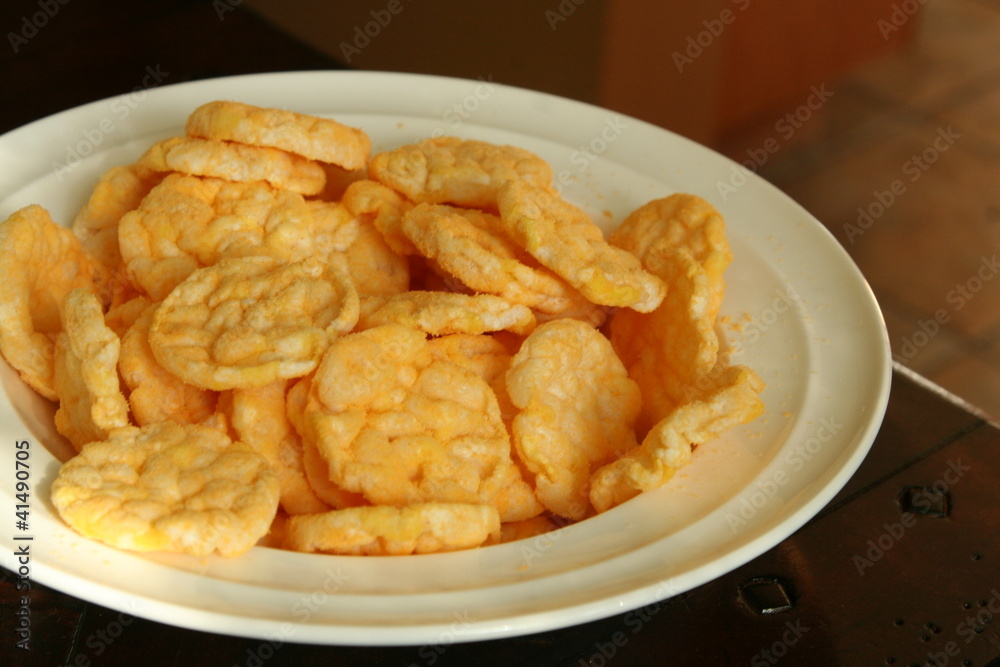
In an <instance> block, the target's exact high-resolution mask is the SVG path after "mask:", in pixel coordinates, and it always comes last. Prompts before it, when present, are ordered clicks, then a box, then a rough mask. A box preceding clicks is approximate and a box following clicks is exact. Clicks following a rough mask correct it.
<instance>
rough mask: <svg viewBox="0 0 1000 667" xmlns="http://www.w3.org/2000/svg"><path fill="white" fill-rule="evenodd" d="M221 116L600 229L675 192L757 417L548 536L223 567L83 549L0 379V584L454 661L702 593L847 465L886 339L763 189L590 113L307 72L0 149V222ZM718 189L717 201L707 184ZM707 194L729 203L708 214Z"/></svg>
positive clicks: (855, 461)
mask: <svg viewBox="0 0 1000 667" xmlns="http://www.w3.org/2000/svg"><path fill="white" fill-rule="evenodd" d="M214 99H236V100H240V101H244V102H248V103H252V104H258V105H262V106H276V107H285V108H289V109H293V110H296V111H300V112H305V113H313V114H317V115H327V116H331V117H334V118H336V119H338V120H340V121H342V122H344V123H347V124H351V125H356V126H358V127H362V128H364V129H365V130H366V131H367V132H368V133H369V134H370V135H371V136H372V138H373V140H374V143H375V147H376V150H378V149H382V148H387V147H392V146H395V145H398V144H402V143H407V142H411V141H415V140H418V139H421V138H425V137H427V136H430V135H433V134H454V135H460V136H464V137H473V138H479V139H485V140H489V141H495V142H503V143H510V144H514V145H518V146H522V147H524V148H527V149H529V150H532V151H535V152H536V153H538V154H539V155H541V156H542V157H544V158H546V159H547V160H549V161H550V162H551V164H552V165H553V168H554V170H555V173H556V176H557V181H559V182H560V183H561V184H562V185H564V194H565V196H566V197H567V198H569V199H571V200H572V201H574V202H576V203H578V204H580V205H581V206H583V207H584V208H586V209H587V210H589V211H590V212H591V213H592V214H593V215H594V217H595V218H596V219H597V220H598V221H599V222H600V223H601V224H602V225H603V226H605V227H606V228H610V227H612V226H613V225H614V224H615V223H614V221H616V220H620V219H621V218H622V216H623V215H624V214H626V213H628V212H629V211H631V210H632V209H633V208H635V207H637V206H639V205H640V204H642V203H645V202H646V201H648V200H650V199H653V198H655V197H660V196H665V195H667V194H670V193H672V192H675V191H685V192H691V193H694V194H698V195H701V196H702V197H705V198H706V199H708V200H709V201H711V202H713V203H714V204H715V205H716V206H717V207H718V208H719V209H720V211H721V212H722V214H723V215H724V217H725V218H726V220H727V225H728V233H729V236H730V239H731V243H732V246H733V254H734V256H735V258H734V261H733V264H732V266H731V267H730V269H729V271H728V273H727V280H728V285H729V287H728V291H727V294H726V300H725V303H724V306H723V311H722V314H723V316H725V317H728V318H729V320H730V322H731V323H733V324H734V325H735V324H737V323H742V327H736V326H722V327H721V329H722V331H723V332H724V333H725V335H726V337H727V339H728V341H729V345H730V347H731V348H732V350H733V351H734V352H735V354H734V356H735V358H736V361H738V362H739V363H745V364H748V365H750V366H751V367H752V368H754V369H756V370H757V371H758V372H759V373H760V374H761V376H762V377H763V378H764V380H765V381H766V382H767V385H768V386H767V389H766V391H765V392H764V395H763V398H764V401H765V402H766V405H767V411H766V414H765V415H764V416H762V417H761V418H760V419H758V420H757V421H755V422H754V423H752V424H750V425H747V426H746V427H742V428H738V429H735V430H734V431H732V432H731V433H729V434H727V435H726V436H725V437H723V438H721V439H719V440H718V441H715V442H712V443H709V444H706V445H704V446H702V447H700V448H699V449H698V450H697V452H696V456H695V461H694V463H692V465H691V466H690V467H688V468H687V469H686V470H684V471H683V473H682V474H680V475H678V477H677V478H675V479H674V480H672V481H671V482H670V483H669V484H668V485H667V486H665V487H664V488H662V489H659V490H657V491H655V492H650V493H646V494H644V495H642V496H640V497H638V498H636V499H634V500H632V501H629V502H628V503H625V504H624V505H622V506H620V507H618V508H615V509H614V510H611V511H610V512H607V513H605V514H603V515H601V516H598V517H596V518H593V519H590V520H587V521H584V522H581V523H579V524H577V525H573V526H569V527H566V528H564V529H562V530H559V531H556V532H554V533H550V534H548V535H545V536H542V537H539V538H536V539H531V540H526V541H522V542H515V543H511V544H505V545H499V546H493V547H488V548H483V549H478V550H473V551H465V552H460V553H451V554H435V555H425V556H410V557H397V558H352V557H336V556H321V555H310V554H295V553H286V552H282V551H278V550H273V549H268V548H262V547H256V548H254V549H252V550H251V552H250V553H248V554H247V555H245V556H244V557H242V558H239V559H236V560H225V559H220V558H193V557H182V556H171V555H152V556H141V555H134V554H130V553H126V552H122V551H118V550H115V549H111V548H107V547H104V546H102V545H100V544H98V543H96V542H92V541H90V540H86V539H82V538H80V537H78V536H77V535H76V534H75V533H74V532H72V531H71V530H69V529H68V528H66V527H65V526H64V525H63V524H62V523H61V522H60V521H59V519H58V518H56V517H55V515H54V510H53V508H52V506H51V504H50V503H49V501H48V492H49V486H50V484H51V481H52V479H53V477H54V475H55V473H56V471H57V469H58V461H57V459H56V458H55V457H54V456H53V455H52V453H50V451H49V450H48V449H47V447H51V448H52V449H53V450H54V451H57V449H58V447H59V445H58V438H56V437H54V435H53V431H52V426H51V417H52V412H53V408H52V406H51V405H50V404H49V403H47V402H46V401H44V400H41V399H39V398H38V397H36V396H34V395H33V394H32V393H31V392H30V391H28V390H26V389H25V387H24V386H23V385H22V384H21V382H20V380H19V379H18V378H17V377H16V374H15V373H14V372H13V371H11V370H10V368H9V367H7V366H6V365H3V364H2V362H0V380H2V383H3V385H4V388H5V391H6V396H7V398H5V399H4V400H3V401H2V405H0V440H2V442H3V447H4V450H3V451H4V452H5V453H4V454H3V455H2V460H0V501H2V504H0V507H2V509H3V512H4V513H5V515H6V516H7V517H8V518H7V519H6V520H5V521H4V524H5V526H6V527H5V528H4V529H3V530H2V531H0V543H2V544H3V555H2V559H3V560H2V562H3V565H4V566H5V567H7V568H8V569H10V570H13V571H15V572H17V571H18V568H19V567H20V564H19V563H18V562H17V561H16V559H15V557H14V556H13V552H14V551H15V549H16V547H17V546H18V545H22V544H25V542H17V541H15V540H14V539H13V538H14V537H15V536H23V535H25V534H30V535H32V536H33V538H34V539H33V541H31V542H30V545H31V560H30V564H29V567H30V574H29V576H30V578H31V579H32V580H34V581H38V582H41V583H43V584H45V585H48V586H51V587H53V588H56V589H59V590H62V591H65V592H67V593H70V594H72V595H75V596H77V597H80V598H83V599H85V600H89V601H92V602H96V603H99V604H102V605H105V606H108V607H111V608H113V609H117V610H121V611H124V612H127V613H129V614H133V615H138V616H142V617H146V618H150V619H154V620H157V621H161V622H164V623H170V624H174V625H178V626H183V627H189V628H196V629H199V630H205V631H213V632H219V633H226V634H232V635H239V636H247V637H255V638H262V639H270V640H272V641H293V642H306V643H319V644H354V645H358V644H360V645H391V644H444V645H447V644H450V643H453V642H456V641H471V640H481V639H491V638H498V637H504V636H512V635H518V634H525V633H532V632H539V631H543V630H548V629H553V628H558V627H564V626H568V625H574V624H579V623H583V622H586V621H590V620H594V619H598V618H602V617H606V616H610V615H613V614H617V613H622V612H625V611H628V610H631V609H636V608H639V607H642V606H645V605H647V604H651V603H654V602H656V601H658V600H661V599H663V598H666V597H669V596H672V595H675V594H678V593H681V592H683V591H686V590H689V589H691V588H693V587H696V586H698V585H700V584H703V583H705V582H708V581H710V580H712V579H714V578H716V577H719V576H720V575H722V574H725V573H726V572H729V571H730V570H732V569H734V568H736V567H738V566H739V565H741V564H743V563H746V562H747V561H749V560H751V559H753V558H754V557H756V556H757V555H759V554H761V553H763V552H764V551H766V550H768V549H770V548H771V547H773V546H774V545H776V544H778V543H779V542H781V541H782V540H783V539H784V538H786V537H787V536H788V535H790V534H791V533H792V532H794V531H795V530H796V529H797V528H799V527H800V526H801V525H802V524H804V523H805V522H806V521H807V520H808V519H809V518H811V517H812V516H814V515H815V514H816V513H817V512H818V511H819V510H820V509H822V507H823V506H824V505H825V504H826V503H827V502H828V501H829V500H830V499H831V498H832V497H833V496H834V494H835V493H836V492H837V491H838V490H839V489H840V488H841V487H842V486H843V485H844V484H845V482H846V481H847V480H848V478H849V477H850V476H851V475H852V474H853V473H854V471H855V470H856V468H857V467H858V465H859V464H860V463H861V461H862V459H863V458H864V456H865V454H866V453H867V451H868V448H869V447H870V445H871V442H872V440H873V439H874V437H875V433H876V431H877V429H878V427H879V425H880V423H881V419H882V416H883V414H884V411H885V406H886V402H887V400H888V392H889V380H890V374H891V372H890V356H889V344H888V338H887V335H886V332H885V327H884V324H883V322H882V319H881V315H880V313H879V309H878V307H877V304H876V303H875V300H874V298H873V296H872V294H871V291H870V290H869V288H868V286H867V284H866V283H865V281H864V279H863V278H862V276H861V275H860V274H859V272H858V271H857V269H856V267H855V266H854V264H853V263H852V262H851V261H850V259H849V258H848V256H847V255H846V253H845V252H844V251H843V250H842V249H841V247H840V246H839V245H838V244H837V243H836V241H835V240H834V239H833V237H832V236H830V235H829V234H828V233H827V232H826V231H825V229H824V228H823V227H822V226H821V225H820V224H819V223H818V222H817V221H816V220H815V219H813V218H812V217H811V216H810V215H809V214H808V213H806V212H805V211H804V210H803V209H802V208H800V207H799V206H798V205H796V204H795V203H794V202H792V201H791V200H790V199H789V198H788V197H786V196H784V195H783V194H781V193H780V192H779V191H777V190H776V189H775V188H773V187H772V186H770V185H768V184H767V183H766V182H764V181H763V180H762V179H759V178H757V177H755V176H754V175H752V174H749V175H748V174H746V173H743V172H741V170H739V169H738V168H737V167H736V165H735V164H734V163H733V162H731V161H729V160H727V159H725V158H723V157H721V156H719V155H717V154H715V153H713V152H711V151H709V150H707V149H705V148H704V147H702V146H699V145H697V144H695V143H692V142H690V141H688V140H686V139H683V138H681V137H678V136H676V135H674V134H671V133H669V132H666V131H664V130H662V129H659V128H657V127H654V126H651V125H648V124H645V123H642V122H640V121H638V120H635V119H632V118H628V117H626V116H622V115H620V114H617V113H614V112H611V111H607V110H604V109H599V108H596V107H593V106H588V105H585V104H581V103H577V102H573V101H569V100H565V99H561V98H557V97H553V96H550V95H544V94H539V93H536V92H531V91H526V90H520V89H515V88H509V87H504V86H500V85H498V84H495V83H490V82H488V81H484V80H483V81H466V80H456V79H446V78H438V77H428V76H416V75H400V74H389V73H358V72H302V73H288V74H266V75H254V76H244V77H234V78H226V79H218V80H210V81H199V82H194V83H185V84H180V85H175V86H165V87H163V88H161V89H157V90H150V91H148V92H141V93H131V94H129V95H126V96H123V97H119V98H114V99H108V100H103V101H99V102H94V103H92V104H88V105H85V106H82V107H79V108H76V109H71V110H69V111H66V112H63V113H59V114H56V115H54V116H51V117H48V118H45V119H42V120H39V121H37V122H35V123H32V124H30V125H27V126H25V127H23V128H20V129H18V130H15V131H13V132H10V133H8V134H6V135H4V136H3V137H0V161H2V162H0V163H2V165H3V168H2V169H0V197H2V199H0V216H3V217H6V216H8V215H9V214H10V213H12V212H13V211H15V210H16V209H18V208H20V207H21V206H25V205H27V204H30V203H38V204H41V205H43V206H45V207H46V208H48V209H49V210H50V212H51V213H52V214H53V217H54V218H55V219H56V220H60V221H64V222H65V221H69V220H70V219H71V218H72V216H73V214H74V213H75V212H76V211H77V210H78V208H79V207H80V206H81V205H82V204H83V202H84V201H85V199H86V196H87V193H88V191H89V189H90V188H91V187H92V186H93V184H94V182H95V180H96V179H97V177H98V176H99V174H100V173H101V172H103V171H104V170H105V169H107V168H108V167H110V166H112V165H116V164H122V163H126V162H129V161H132V160H134V159H135V158H136V157H137V156H138V155H139V154H140V153H141V152H142V151H143V150H144V149H145V148H146V147H147V146H149V145H150V144H151V143H153V142H154V141H156V140H158V139H161V138H165V137H167V136H170V135H172V134H176V133H180V132H181V131H182V128H183V123H184V120H185V118H186V117H187V115H188V114H189V113H190V112H191V111H192V110H193V109H194V108H195V107H197V106H198V105H200V104H202V103H204V102H207V101H210V100H214ZM720 184H725V186H721V185H720ZM723 195H724V196H723ZM19 440H28V441H30V447H31V448H30V466H31V467H30V474H31V479H30V481H31V484H32V490H31V493H32V496H31V507H30V512H31V516H30V522H31V525H30V531H29V532H28V533H21V531H18V530H16V529H15V528H14V517H13V515H14V510H15V505H16V503H17V501H16V499H15V497H14V483H15V450H14V449H13V445H14V442H15V441H19Z"/></svg>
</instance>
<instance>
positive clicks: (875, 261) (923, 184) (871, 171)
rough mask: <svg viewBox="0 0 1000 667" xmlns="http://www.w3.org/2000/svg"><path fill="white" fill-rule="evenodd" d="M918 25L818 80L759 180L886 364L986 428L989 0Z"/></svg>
mask: <svg viewBox="0 0 1000 667" xmlns="http://www.w3.org/2000/svg"><path fill="white" fill-rule="evenodd" d="M914 20H917V19H914ZM919 20H920V25H919V28H918V30H917V35H916V39H915V40H914V41H913V42H912V43H911V44H910V45H909V46H908V47H907V48H906V49H905V50H904V51H902V52H899V53H897V54H895V55H892V56H889V57H886V58H883V59H881V60H879V61H877V62H874V63H870V64H868V65H866V66H865V67H864V68H862V69H860V70H858V71H856V72H852V73H850V74H849V75H847V76H845V77H843V78H841V79H840V80H838V81H833V82H828V84H827V86H828V89H829V90H831V91H832V92H833V93H834V94H833V96H832V97H831V98H830V100H829V101H828V102H827V104H826V106H825V107H824V108H823V109H822V110H821V113H819V114H817V115H816V118H815V119H811V120H810V125H811V127H809V128H803V132H801V133H800V134H801V136H798V137H796V140H797V141H795V142H794V143H793V144H792V145H789V146H787V147H786V148H785V149H783V150H781V151H779V152H778V153H776V154H775V155H774V156H773V157H772V158H771V159H769V161H768V162H767V163H766V164H764V165H763V166H762V167H761V169H760V171H759V173H760V174H761V175H762V176H764V177H765V178H767V179H768V180H770V181H772V182H773V183H774V184H776V185H777V186H779V187H780V188H781V189H783V190H784V191H785V192H787V193H788V194H789V195H791V196H792V197H793V198H795V199H796V200H797V201H799V202H800V203H801V204H802V205H803V206H805V207H806V208H807V209H808V210H809V211H811V212H812V213H813V214H814V215H815V216H816V217H817V218H819V220H821V221H822V222H823V223H824V224H825V225H826V226H827V227H828V228H829V229H830V231H831V232H833V234H834V235H835V236H836V237H837V238H838V239H839V240H840V241H841V243H842V244H843V245H844V246H845V247H846V248H847V250H848V252H849V253H850V254H851V255H852V257H854V259H855V261H856V262H857V264H858V266H859V267H860V269H861V271H862V272H863V273H864V274H865V276H866V277H867V278H868V280H869V282H870V284H871V286H872V289H873V290H874V292H875V294H876V297H877V298H878V300H879V303H880V305H881V307H882V311H883V313H884V315H885V319H886V322H887V325H888V329H889V336H890V339H891V343H892V349H893V354H894V356H895V358H896V359H897V360H899V361H901V362H903V363H905V364H906V365H907V366H909V367H910V368H912V369H914V370H915V371H917V372H918V373H920V374H922V375H924V376H926V377H928V378H929V379H931V380H933V381H935V382H937V383H938V384H940V385H941V386H943V387H944V388H945V389H947V390H949V391H951V392H953V393H955V394H957V395H958V396H960V397H962V398H964V399H965V400H967V401H969V402H970V403H972V404H975V405H977V406H979V407H980V408H982V409H983V410H984V411H986V412H987V413H990V414H991V415H992V416H994V417H1000V276H998V274H1000V264H998V259H1000V2H998V1H997V0H928V1H927V3H926V4H925V5H924V7H923V8H922V10H921V12H920V14H919ZM752 145H753V144H752V139H750V138H749V137H744V138H743V139H742V140H740V141H734V142H733V143H732V145H730V146H728V147H726V149H725V152H727V153H729V154H731V155H732V156H733V157H737V158H738V157H739V156H740V155H743V157H744V158H745V154H743V151H745V149H746V148H749V147H752Z"/></svg>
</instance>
